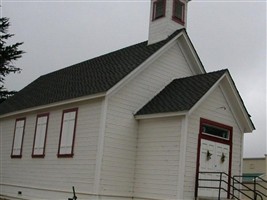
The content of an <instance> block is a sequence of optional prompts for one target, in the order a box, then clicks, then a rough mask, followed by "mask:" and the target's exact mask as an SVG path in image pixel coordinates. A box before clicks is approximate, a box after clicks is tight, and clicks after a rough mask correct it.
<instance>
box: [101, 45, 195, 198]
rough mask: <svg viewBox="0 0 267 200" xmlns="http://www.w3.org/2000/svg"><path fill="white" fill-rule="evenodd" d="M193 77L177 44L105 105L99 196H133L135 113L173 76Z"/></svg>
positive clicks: (135, 141) (135, 136)
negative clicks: (105, 114) (105, 116)
mask: <svg viewBox="0 0 267 200" xmlns="http://www.w3.org/2000/svg"><path fill="white" fill-rule="evenodd" d="M189 75H192V72H191V71H189V67H188V64H187V62H186V61H185V59H184V57H183V55H182V53H181V50H180V48H179V46H178V44H177V43H175V44H174V46H172V47H171V48H170V49H169V50H168V51H167V52H165V53H164V54H163V55H161V56H160V57H159V58H158V59H157V61H155V62H154V63H152V64H151V66H149V67H148V68H147V69H146V70H144V71H143V72H141V74H139V75H138V76H137V77H135V78H134V79H133V80H131V81H130V82H128V83H127V84H126V85H125V86H124V87H123V88H121V89H120V90H119V91H118V92H117V93H116V94H115V95H114V96H112V97H110V99H109V100H108V105H107V119H106V120H107V121H106V127H105V128H106V131H105V141H104V152H103V162H102V169H101V184H100V193H101V194H106V195H109V194H120V195H126V196H129V197H132V196H133V185H134V167H135V160H136V148H137V131H138V123H137V121H136V120H135V119H134V115H133V114H134V113H135V112H136V111H137V110H139V109H140V108H141V107H142V106H143V105H145V104H146V103H147V102H148V101H149V100H150V99H151V98H153V97H154V96H155V95H156V93H158V92H159V91H160V90H162V89H163V87H164V86H166V85H167V84H168V83H169V82H170V81H171V80H172V79H173V78H174V77H175V78H177V77H184V76H189Z"/></svg>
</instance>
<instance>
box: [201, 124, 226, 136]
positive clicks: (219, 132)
mask: <svg viewBox="0 0 267 200" xmlns="http://www.w3.org/2000/svg"><path fill="white" fill-rule="evenodd" d="M202 132H203V133H205V134H209V135H213V136H216V137H219V138H223V139H227V140H228V139H229V131H228V130H225V129H221V128H218V127H214V126H210V125H206V124H204V125H203V126H202Z"/></svg>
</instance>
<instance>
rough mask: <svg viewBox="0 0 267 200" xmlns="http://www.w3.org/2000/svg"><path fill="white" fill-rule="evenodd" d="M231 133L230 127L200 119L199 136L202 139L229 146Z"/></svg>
mask: <svg viewBox="0 0 267 200" xmlns="http://www.w3.org/2000/svg"><path fill="white" fill-rule="evenodd" d="M232 132H233V128H232V127H231V126H228V125H225V124H221V123H218V122H214V121H211V120H208V119H203V118H201V119H200V134H201V137H202V139H208V140H212V141H217V142H221V143H225V144H230V143H231V141H232Z"/></svg>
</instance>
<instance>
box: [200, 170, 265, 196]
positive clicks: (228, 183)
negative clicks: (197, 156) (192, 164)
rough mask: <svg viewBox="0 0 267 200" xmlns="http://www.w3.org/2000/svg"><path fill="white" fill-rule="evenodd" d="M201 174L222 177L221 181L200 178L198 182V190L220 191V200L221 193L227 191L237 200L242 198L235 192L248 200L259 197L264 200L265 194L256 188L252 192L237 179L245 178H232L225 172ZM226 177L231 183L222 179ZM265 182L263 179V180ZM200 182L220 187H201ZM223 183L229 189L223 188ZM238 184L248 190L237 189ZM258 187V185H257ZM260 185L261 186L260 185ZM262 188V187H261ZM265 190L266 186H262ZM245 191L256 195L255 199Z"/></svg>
mask: <svg viewBox="0 0 267 200" xmlns="http://www.w3.org/2000/svg"><path fill="white" fill-rule="evenodd" d="M199 174H219V175H220V179H205V178H204V179H203V178H201V179H200V178H198V180H197V189H198V188H207V189H217V190H219V191H218V199H219V200H220V198H221V191H222V190H223V191H225V192H227V193H228V197H229V196H232V198H235V199H238V200H240V198H239V197H238V196H239V195H235V191H236V192H238V193H239V194H242V195H244V196H246V197H247V198H248V199H251V200H257V197H260V199H261V200H263V198H262V196H265V197H266V195H265V194H263V193H262V192H260V191H258V190H256V188H255V187H254V190H252V189H251V188H249V187H248V186H246V185H245V184H244V183H243V182H241V181H239V180H238V179H237V177H238V178H240V177H243V176H234V177H231V176H229V175H228V174H227V173H225V172H199ZM223 175H225V176H226V177H227V179H228V180H230V182H228V181H225V180H223V179H222V176H223ZM262 180H263V179H262ZM200 181H214V182H219V187H209V186H199V182H200ZM263 181H264V182H266V181H265V180H263ZM222 182H224V183H226V184H227V186H228V187H227V189H225V188H223V187H222ZM231 182H233V184H231ZM236 183H238V184H239V185H240V186H243V188H246V189H240V188H237V187H235V184H236ZM255 185H256V183H255ZM258 185H260V184H258ZM261 186H262V185H261ZM262 187H263V188H264V189H266V188H265V187H264V186H262ZM228 188H230V189H232V192H231V190H230V191H229V190H228ZM244 191H251V192H253V193H254V197H253V198H252V197H250V196H249V195H248V194H246V193H245V192H244Z"/></svg>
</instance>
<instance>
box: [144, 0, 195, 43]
mask: <svg viewBox="0 0 267 200" xmlns="http://www.w3.org/2000/svg"><path fill="white" fill-rule="evenodd" d="M189 1H190V0H151V5H150V19H149V20H150V21H149V36H148V44H153V43H156V42H159V41H161V40H164V39H166V38H167V37H168V36H170V35H171V34H172V33H173V32H174V31H176V30H178V29H182V28H186V22H187V4H188V2H189Z"/></svg>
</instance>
